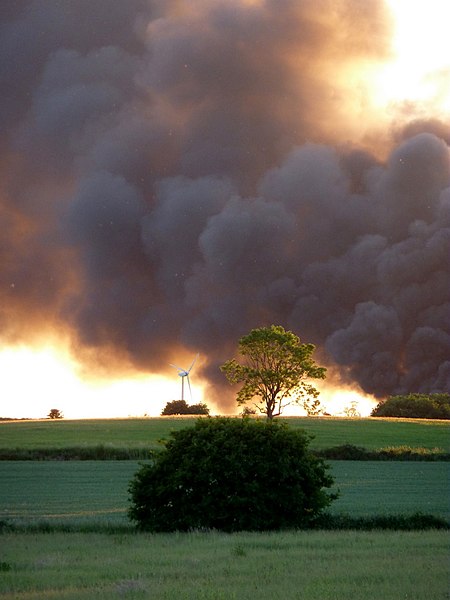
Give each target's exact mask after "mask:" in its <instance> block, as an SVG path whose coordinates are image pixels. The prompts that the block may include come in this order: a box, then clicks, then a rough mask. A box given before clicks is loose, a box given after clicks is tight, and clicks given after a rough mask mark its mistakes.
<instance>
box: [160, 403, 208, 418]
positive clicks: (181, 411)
mask: <svg viewBox="0 0 450 600" xmlns="http://www.w3.org/2000/svg"><path fill="white" fill-rule="evenodd" d="M161 415H162V416H163V417H164V416H169V415H209V408H208V407H207V406H206V404H201V403H200V404H188V403H187V402H186V400H172V402H167V404H166V406H165V407H164V409H163V411H162V413H161Z"/></svg>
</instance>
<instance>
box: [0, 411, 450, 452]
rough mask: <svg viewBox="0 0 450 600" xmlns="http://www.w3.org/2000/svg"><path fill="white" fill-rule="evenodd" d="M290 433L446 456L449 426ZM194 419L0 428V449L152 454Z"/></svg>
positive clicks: (404, 423)
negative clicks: (80, 448) (107, 448)
mask: <svg viewBox="0 0 450 600" xmlns="http://www.w3.org/2000/svg"><path fill="white" fill-rule="evenodd" d="M286 420H287V421H288V423H289V425H290V426H291V427H294V428H297V427H298V428H302V429H305V430H306V431H308V432H309V433H311V434H312V435H314V439H313V441H312V443H311V447H312V448H315V449H323V448H330V447H333V446H339V445H342V444H353V445H355V446H361V447H363V448H367V449H378V448H385V447H388V446H389V447H391V446H410V447H412V448H430V449H432V448H440V449H441V450H442V451H443V452H447V453H449V452H450V422H449V421H431V420H430V421H427V420H416V419H409V420H406V419H405V420H400V419H378V418H377V419H376V418H367V419H343V418H341V419H339V418H294V417H292V418H289V419H286ZM193 423H195V418H194V419H193V418H150V419H104V420H101V419H99V420H79V421H67V420H60V421H59V420H55V421H50V420H43V421H13V422H10V421H4V422H0V449H5V448H20V449H34V448H66V447H71V446H87V447H90V446H96V445H98V444H104V445H110V446H113V447H123V448H147V447H148V448H154V447H156V446H157V445H158V441H159V440H160V439H161V438H166V437H167V436H168V435H169V433H170V431H173V430H177V429H181V428H183V427H190V426H192V425H193Z"/></svg>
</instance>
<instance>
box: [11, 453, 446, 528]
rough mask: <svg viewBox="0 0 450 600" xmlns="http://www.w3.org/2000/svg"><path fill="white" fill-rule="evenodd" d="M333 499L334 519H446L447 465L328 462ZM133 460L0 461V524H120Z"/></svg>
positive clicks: (440, 463)
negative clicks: (333, 484) (333, 482)
mask: <svg viewBox="0 0 450 600" xmlns="http://www.w3.org/2000/svg"><path fill="white" fill-rule="evenodd" d="M330 464H331V469H332V470H331V472H332V474H333V476H334V477H335V480H336V486H337V487H338V488H339V489H340V491H341V496H340V498H339V499H338V500H337V501H336V502H334V503H333V505H332V507H331V512H332V513H334V514H339V513H348V514H351V515H352V516H358V517H359V516H369V515H371V514H378V515H387V514H412V513H414V512H423V513H426V514H432V515H434V516H438V517H443V518H446V519H449V520H450V505H449V498H450V481H449V468H448V463H443V462H435V463H418V462H395V461H393V462H371V461H367V462H353V461H331V462H330ZM138 468H139V464H138V463H137V462H134V461H67V462H54V461H53V462H49V461H40V462H31V461H12V462H8V461H1V462H0V481H1V482H2V493H1V496H0V519H6V520H8V521H11V522H16V523H18V524H21V523H22V524H27V523H32V522H37V521H42V520H43V521H50V522H51V523H62V524H69V525H70V524H73V525H84V524H92V525H94V524H103V525H105V526H106V525H108V524H111V525H114V524H115V525H118V524H125V525H126V524H127V523H128V521H127V517H126V509H127V506H128V492H127V489H128V484H129V481H130V479H131V478H132V476H133V474H134V473H135V472H136V470H137V469H138Z"/></svg>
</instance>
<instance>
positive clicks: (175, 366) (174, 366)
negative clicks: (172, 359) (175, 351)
mask: <svg viewBox="0 0 450 600" xmlns="http://www.w3.org/2000/svg"><path fill="white" fill-rule="evenodd" d="M169 366H171V367H173V368H174V369H178V370H179V371H184V369H182V368H181V367H177V365H173V364H172V363H169Z"/></svg>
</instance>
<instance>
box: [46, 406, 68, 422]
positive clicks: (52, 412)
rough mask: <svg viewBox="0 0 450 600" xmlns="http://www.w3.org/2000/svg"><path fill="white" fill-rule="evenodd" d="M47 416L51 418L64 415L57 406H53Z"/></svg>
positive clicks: (58, 417) (59, 417)
mask: <svg viewBox="0 0 450 600" xmlns="http://www.w3.org/2000/svg"><path fill="white" fill-rule="evenodd" d="M47 418H49V419H63V418H64V415H63V414H62V412H61V411H60V410H58V409H57V408H52V409H50V412H49V413H48V415H47Z"/></svg>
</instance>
